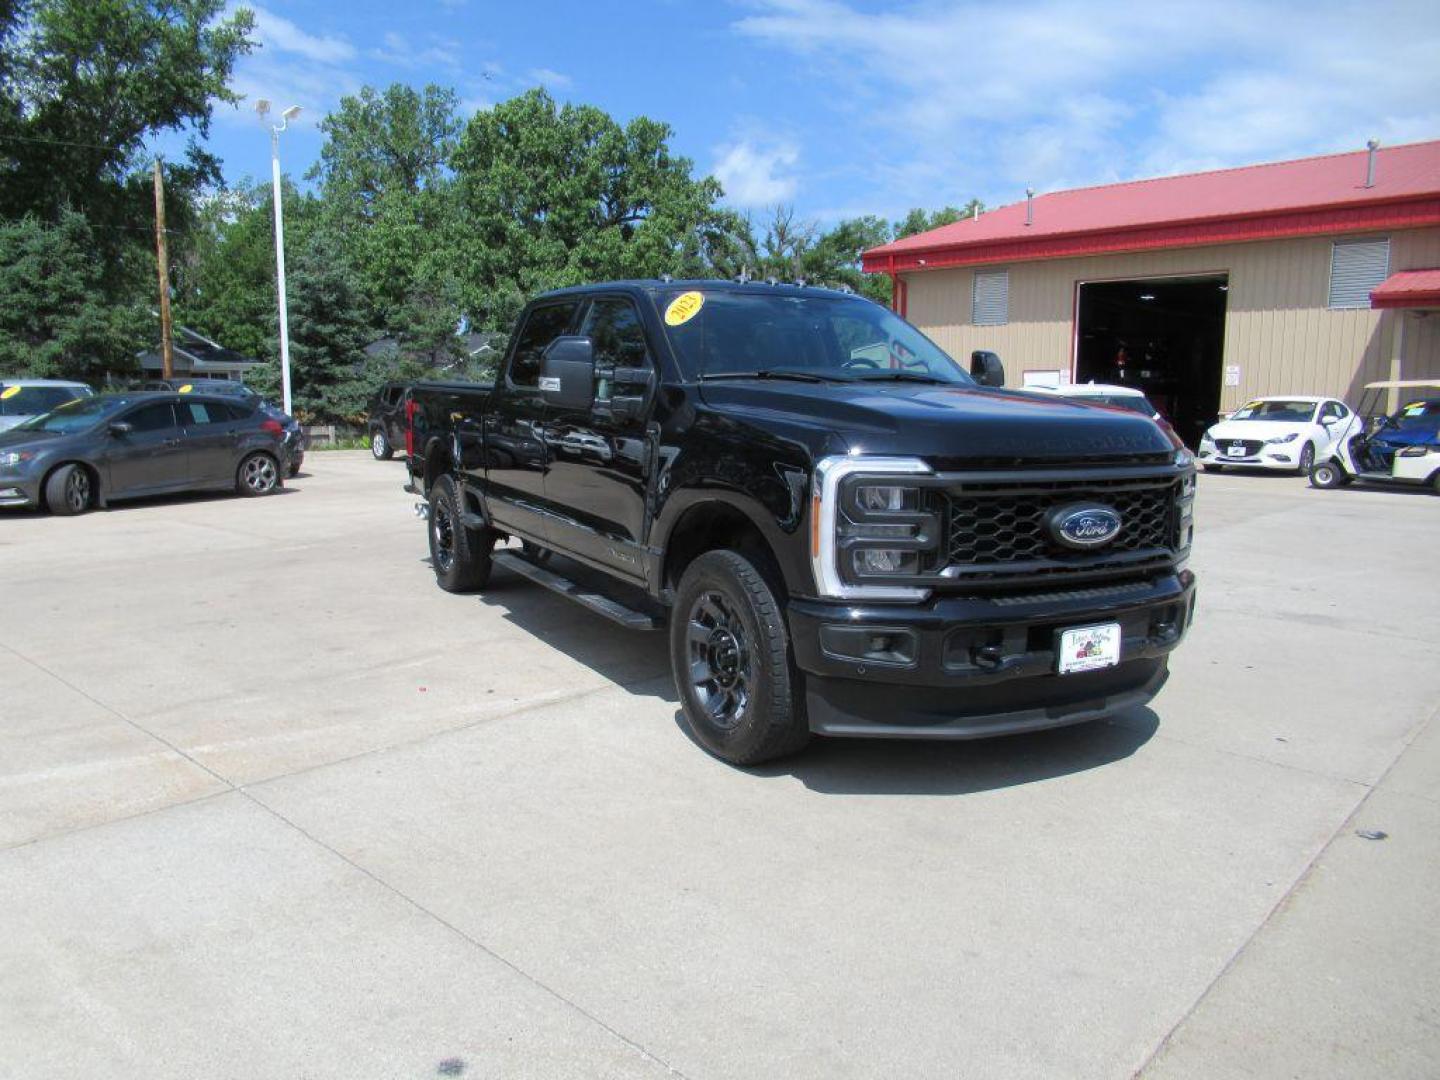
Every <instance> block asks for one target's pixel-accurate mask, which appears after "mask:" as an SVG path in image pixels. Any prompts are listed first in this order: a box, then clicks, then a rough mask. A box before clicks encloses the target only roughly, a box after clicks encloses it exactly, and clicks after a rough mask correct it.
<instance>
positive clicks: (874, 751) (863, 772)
mask: <svg viewBox="0 0 1440 1080" xmlns="http://www.w3.org/2000/svg"><path fill="white" fill-rule="evenodd" d="M676 721H677V723H680V724H681V727H682V728H683V726H684V725H683V722H682V721H681V720H680V716H679V714H678V713H677V714H676ZM1159 726H1160V718H1159V717H1158V716H1156V714H1155V713H1154V712H1153V711H1151V710H1150V709H1148V708H1145V707H1140V708H1134V709H1129V710H1126V711H1125V712H1123V713H1120V714H1118V715H1116V716H1115V717H1112V718H1110V719H1107V720H1094V721H1091V722H1089V723H1085V724H1076V725H1073V726H1071V727H1063V728H1054V729H1052V730H1050V731H1038V732H1034V733H1031V734H1026V735H1004V736H1000V737H997V738H994V739H965V740H960V741H954V742H927V741H923V740H910V739H826V738H816V739H812V740H811V742H810V745H809V746H808V747H807V748H806V749H805V750H803V751H801V752H800V753H799V754H797V755H796V756H794V757H792V758H785V759H783V760H781V761H777V762H774V763H773V764H771V765H764V766H760V767H758V768H753V769H748V770H746V771H747V772H750V773H751V774H752V775H755V776H762V777H774V776H793V777H795V778H796V779H797V780H799V781H800V782H801V783H802V784H804V785H805V786H806V787H807V788H809V789H810V790H811V791H815V792H820V793H823V794H826V795H973V794H975V793H977V792H982V791H994V790H996V789H998V788H1010V787H1019V786H1020V785H1022V784H1033V783H1036V782H1039V781H1042V780H1055V779H1058V778H1060V777H1064V776H1070V775H1072V774H1074V773H1080V772H1086V771H1088V770H1090V769H1096V768H1100V767H1101V766H1104V765H1109V764H1112V763H1113V762H1116V761H1121V760H1123V759H1124V758H1127V757H1129V756H1130V755H1131V754H1133V753H1135V752H1136V751H1137V750H1139V749H1140V747H1142V746H1144V745H1145V744H1146V743H1147V742H1149V741H1150V738H1151V736H1153V735H1154V734H1155V732H1156V730H1157V729H1158V728H1159ZM687 734H688V732H687Z"/></svg>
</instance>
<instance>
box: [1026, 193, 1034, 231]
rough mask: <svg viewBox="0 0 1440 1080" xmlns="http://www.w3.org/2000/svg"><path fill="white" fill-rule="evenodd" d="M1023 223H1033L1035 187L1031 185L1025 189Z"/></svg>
mask: <svg viewBox="0 0 1440 1080" xmlns="http://www.w3.org/2000/svg"><path fill="white" fill-rule="evenodd" d="M1025 224H1026V225H1034V224H1035V189H1034V188H1033V187H1027V188H1026V189H1025Z"/></svg>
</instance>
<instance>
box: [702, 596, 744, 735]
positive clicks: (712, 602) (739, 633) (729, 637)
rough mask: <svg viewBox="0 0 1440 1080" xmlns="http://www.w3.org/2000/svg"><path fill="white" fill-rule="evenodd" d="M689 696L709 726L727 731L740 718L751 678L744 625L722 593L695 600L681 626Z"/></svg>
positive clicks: (742, 715)
mask: <svg viewBox="0 0 1440 1080" xmlns="http://www.w3.org/2000/svg"><path fill="white" fill-rule="evenodd" d="M685 640H686V641H687V643H688V644H689V661H690V665H689V669H688V672H687V675H686V677H688V678H689V680H690V686H691V689H692V692H693V693H694V694H695V698H696V700H697V701H698V702H699V703H700V706H701V708H703V709H704V710H705V715H706V717H707V718H708V719H709V721H710V723H712V724H714V725H715V726H716V727H717V728H721V729H722V730H726V731H729V730H731V729H733V728H734V727H735V726H736V725H737V724H739V723H740V721H741V720H742V719H743V718H744V715H745V710H746V708H748V707H749V705H750V695H751V688H750V684H751V679H752V678H753V677H754V670H753V661H752V658H751V654H750V645H749V642H748V641H747V640H746V632H745V624H744V622H743V621H742V620H741V619H740V616H739V615H738V614H736V612H735V611H734V609H733V608H732V607H731V606H730V601H729V600H727V599H726V597H725V595H724V594H723V593H719V592H705V593H701V594H700V595H699V596H698V597H696V598H695V602H694V603H693V604H691V606H690V615H689V618H688V619H687V621H686V624H685Z"/></svg>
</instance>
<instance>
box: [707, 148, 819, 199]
mask: <svg viewBox="0 0 1440 1080" xmlns="http://www.w3.org/2000/svg"><path fill="white" fill-rule="evenodd" d="M799 160H800V151H799V149H798V148H797V147H796V146H795V145H794V144H793V143H790V142H774V143H768V144H760V143H756V142H755V141H752V140H749V139H741V140H740V141H738V142H734V143H730V144H729V145H726V146H721V147H719V148H717V150H716V159H715V166H714V169H713V170H712V171H713V172H714V174H715V178H716V179H717V180H719V181H720V184H721V186H722V187H724V188H725V201H726V202H728V203H730V204H731V205H732V206H741V207H756V206H771V205H774V204H777V203H783V202H786V201H788V200H790V199H793V198H794V197H795V192H796V190H797V188H798V187H799V184H798V182H797V180H796V178H795V176H794V175H793V174H791V170H793V169H794V167H795V165H796V164H797V163H798V162H799Z"/></svg>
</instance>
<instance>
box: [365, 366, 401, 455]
mask: <svg viewBox="0 0 1440 1080" xmlns="http://www.w3.org/2000/svg"><path fill="white" fill-rule="evenodd" d="M407 389H408V388H407V387H406V385H405V384H404V383H399V382H388V383H386V384H385V385H384V386H382V387H381V388H380V389H379V390H378V391H377V392H376V394H375V396H374V397H373V398H371V399H370V409H369V437H370V453H372V454H374V455H375V460H377V461H389V460H390V459H391V458H392V457H394V456H395V451H396V449H397V448H399V449H402V450H403V449H404V448H405V401H406V398H407V395H406V390H407Z"/></svg>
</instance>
